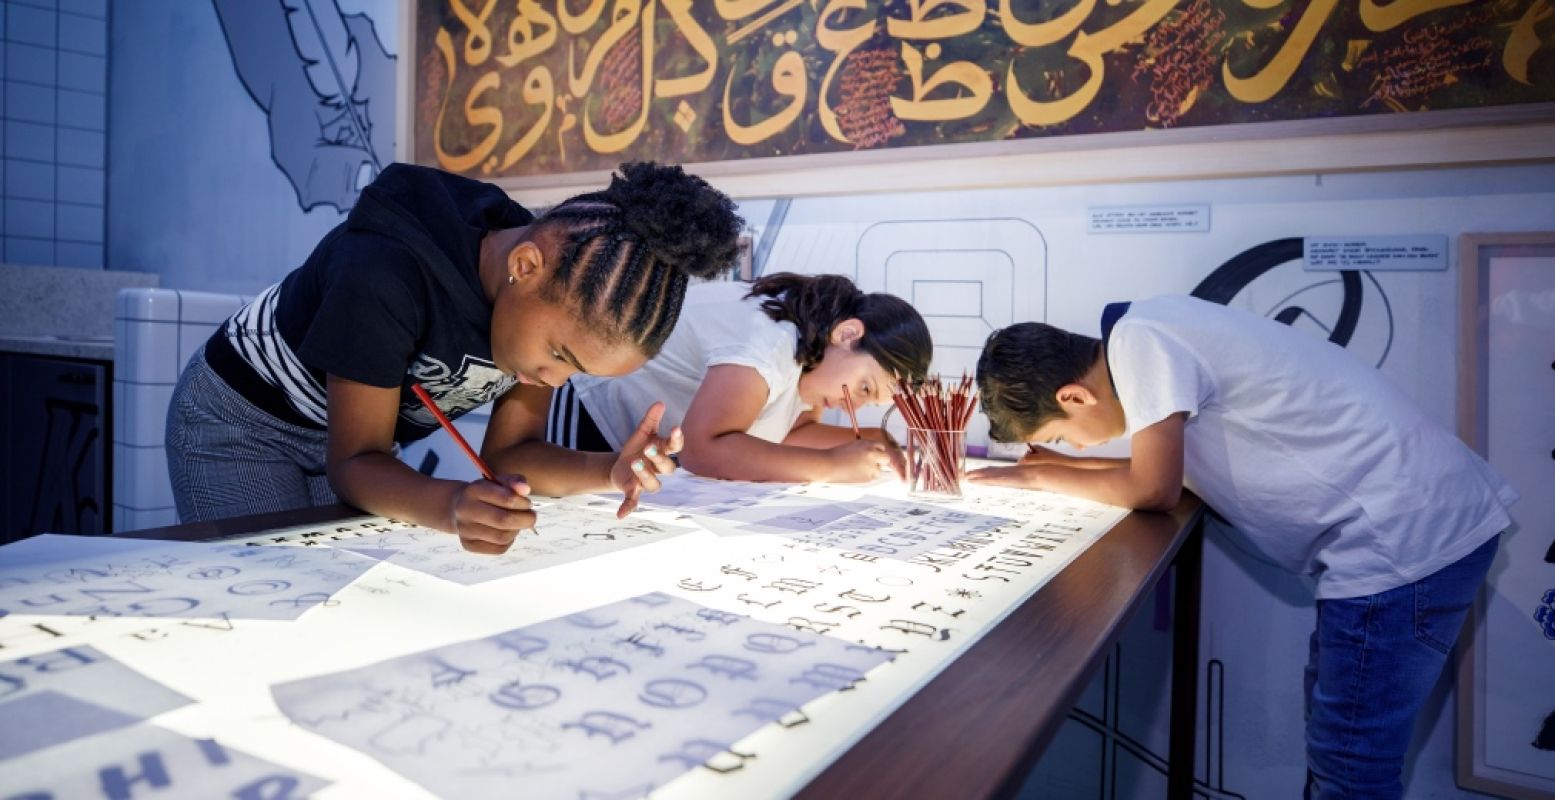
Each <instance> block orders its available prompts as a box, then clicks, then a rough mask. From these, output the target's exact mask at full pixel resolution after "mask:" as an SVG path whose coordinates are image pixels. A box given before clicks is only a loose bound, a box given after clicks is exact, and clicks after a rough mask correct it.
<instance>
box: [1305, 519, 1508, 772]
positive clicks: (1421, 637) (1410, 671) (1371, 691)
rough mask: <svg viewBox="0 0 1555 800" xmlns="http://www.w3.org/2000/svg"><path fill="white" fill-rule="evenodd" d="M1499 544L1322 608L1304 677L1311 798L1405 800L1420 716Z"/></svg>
mask: <svg viewBox="0 0 1555 800" xmlns="http://www.w3.org/2000/svg"><path fill="white" fill-rule="evenodd" d="M1500 538H1501V537H1499V536H1497V537H1494V538H1492V539H1491V540H1490V541H1488V542H1486V543H1485V544H1483V545H1481V546H1480V547H1479V549H1477V550H1475V551H1474V552H1472V553H1470V554H1468V555H1467V556H1464V557H1463V558H1462V559H1461V560H1459V561H1458V562H1456V563H1454V564H1451V565H1449V566H1447V567H1444V568H1442V569H1441V570H1440V571H1438V572H1436V573H1433V574H1431V575H1428V576H1426V577H1424V578H1421V579H1420V580H1418V581H1415V582H1414V583H1411V584H1408V585H1406V586H1400V587H1398V588H1397V589H1390V590H1388V591H1386V592H1382V593H1380V594H1374V595H1369V596H1367V597H1352V598H1346V599H1343V600H1319V601H1318V602H1317V630H1316V631H1314V632H1313V634H1312V655H1311V660H1310V661H1308V663H1307V673H1306V690H1307V786H1306V797H1308V798H1310V799H1312V800H1331V799H1333V798H1366V799H1367V800H1372V798H1396V797H1402V796H1403V793H1404V786H1403V770H1404V756H1405V754H1406V753H1407V752H1408V750H1409V740H1410V737H1411V735H1412V734H1413V733H1414V727H1415V717H1416V716H1417V715H1418V714H1419V713H1420V707H1421V706H1422V705H1424V703H1425V699H1426V696H1427V695H1428V694H1430V692H1431V688H1432V687H1433V686H1434V685H1435V684H1436V680H1437V678H1438V677H1440V676H1441V673H1442V666H1443V665H1444V664H1445V663H1446V661H1447V656H1448V654H1449V653H1451V652H1452V647H1453V643H1454V642H1456V641H1457V640H1458V632H1459V631H1460V630H1462V628H1463V620H1464V617H1465V616H1466V615H1467V613H1468V610H1469V607H1470V606H1471V605H1473V603H1474V597H1475V595H1476V593H1478V591H1479V587H1480V584H1481V583H1483V582H1484V580H1485V573H1486V572H1487V571H1488V570H1489V569H1490V562H1491V561H1492V560H1494V558H1495V555H1496V545H1497V542H1498V541H1499V540H1500Z"/></svg>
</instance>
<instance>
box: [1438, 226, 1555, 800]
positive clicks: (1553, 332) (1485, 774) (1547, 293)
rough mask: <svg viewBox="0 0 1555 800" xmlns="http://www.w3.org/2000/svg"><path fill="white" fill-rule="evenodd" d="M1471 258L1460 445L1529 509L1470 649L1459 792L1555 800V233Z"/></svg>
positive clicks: (1489, 589)
mask: <svg viewBox="0 0 1555 800" xmlns="http://www.w3.org/2000/svg"><path fill="white" fill-rule="evenodd" d="M1459 259H1460V265H1459V279H1460V287H1459V288H1460V291H1459V303H1460V306H1459V314H1458V320H1459V354H1458V433H1459V436H1460V437H1462V439H1463V440H1464V441H1465V442H1467V443H1468V444H1469V446H1470V447H1472V448H1474V450H1475V451H1477V452H1478V453H1479V454H1480V455H1481V456H1483V457H1485V459H1486V460H1487V461H1489V462H1490V463H1491V466H1492V467H1493V468H1496V469H1497V471H1498V472H1500V473H1501V474H1502V476H1503V477H1505V478H1506V479H1508V480H1509V481H1510V482H1512V483H1513V484H1514V486H1516V485H1517V484H1518V483H1519V482H1521V483H1522V485H1521V486H1520V487H1518V488H1519V491H1520V492H1521V494H1522V499H1521V501H1520V502H1519V503H1518V505H1517V506H1515V507H1514V508H1513V519H1514V523H1513V527H1512V529H1511V530H1510V531H1509V532H1508V533H1506V534H1503V536H1502V541H1501V547H1500V552H1499V553H1498V554H1497V559H1496V563H1495V565H1494V566H1493V567H1492V569H1491V572H1490V576H1489V577H1488V578H1487V580H1486V583H1485V586H1484V588H1482V589H1481V591H1480V595H1479V598H1478V600H1477V601H1476V603H1475V607H1474V609H1473V611H1472V613H1471V615H1470V619H1469V622H1468V624H1467V625H1466V627H1465V635H1464V636H1463V638H1462V639H1461V640H1460V647H1459V650H1458V683H1457V690H1458V702H1457V708H1458V728H1457V777H1458V784H1459V785H1460V786H1462V787H1463V788H1465V789H1471V790H1474V791H1480V792H1487V793H1491V794H1495V795H1498V796H1502V797H1508V798H1514V799H1515V800H1552V799H1555V682H1552V681H1550V680H1549V678H1550V675H1551V665H1555V529H1552V528H1551V526H1550V525H1549V522H1548V521H1549V520H1550V519H1551V518H1552V517H1551V516H1549V515H1548V513H1547V512H1548V511H1549V510H1550V509H1555V500H1552V499H1551V498H1550V497H1548V495H1549V492H1548V491H1547V489H1548V487H1549V486H1550V485H1551V484H1549V483H1547V482H1546V481H1547V480H1548V478H1547V477H1545V476H1547V475H1548V474H1550V473H1555V402H1551V398H1555V232H1539V233H1494V234H1465V235H1463V236H1462V237H1461V239H1460V241H1459ZM1541 489H1543V490H1544V491H1541Z"/></svg>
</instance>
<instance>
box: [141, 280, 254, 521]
mask: <svg viewBox="0 0 1555 800" xmlns="http://www.w3.org/2000/svg"><path fill="white" fill-rule="evenodd" d="M247 301H248V298H246V297H240V296H238V295H223V294H210V293H207V292H185V291H178V290H174V289H125V290H123V291H121V292H120V293H119V296H118V300H117V302H116V303H115V304H114V321H113V330H114V357H115V363H116V365H117V369H116V370H115V376H114V386H113V397H114V408H115V409H117V412H116V413H115V414H114V420H113V529H114V530H115V531H126V530H139V529H141V528H155V527H160V526H163V525H173V524H176V523H177V522H178V514H177V511H176V510H175V509H174V504H173V489H172V483H171V482H170V480H169V479H168V474H167V450H166V447H165V445H164V436H165V434H166V431H167V407H168V403H169V402H171V401H172V398H173V387H174V386H175V385H176V384H177V383H178V375H179V373H181V372H182V371H183V368H184V364H186V363H188V361H189V356H190V355H192V354H193V353H194V351H195V349H196V348H198V347H199V346H200V345H201V344H204V343H205V340H206V339H208V338H210V335H211V334H212V333H213V332H215V330H216V328H217V327H218V326H219V325H220V324H221V323H222V322H223V321H225V320H226V318H227V317H228V316H230V315H231V314H232V313H233V312H234V311H237V310H238V309H239V308H242V306H243V304H244V303H245V302H247Z"/></svg>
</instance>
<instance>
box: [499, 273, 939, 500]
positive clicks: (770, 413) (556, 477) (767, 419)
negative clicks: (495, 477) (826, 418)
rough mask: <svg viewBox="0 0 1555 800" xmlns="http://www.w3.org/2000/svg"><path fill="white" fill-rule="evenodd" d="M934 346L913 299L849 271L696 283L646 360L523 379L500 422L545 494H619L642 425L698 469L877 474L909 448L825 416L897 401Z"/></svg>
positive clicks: (743, 476) (776, 474)
mask: <svg viewBox="0 0 1555 800" xmlns="http://www.w3.org/2000/svg"><path fill="white" fill-rule="evenodd" d="M933 352H934V347H933V343H932V342H931V340H930V337H929V330H928V326H927V325H926V324H925V323H924V321H923V318H922V317H921V316H919V314H918V312H917V311H916V310H914V309H913V307H912V306H911V305H909V304H908V303H907V302H906V301H904V300H902V299H901V298H899V297H896V296H894V295H889V294H884V293H865V292H861V291H859V289H858V287H857V286H855V285H854V284H853V282H852V281H851V280H849V279H848V278H846V277H844V276H841V275H798V274H793V273H778V274H774V275H770V276H767V277H764V278H761V279H759V280H757V281H756V282H755V283H753V284H749V283H738V282H715V283H701V284H695V285H693V286H691V287H690V288H688V289H687V291H686V299H685V303H684V306H683V308H682V311H681V315H680V321H679V323H678V324H677V325H676V327H675V330H674V332H673V333H671V334H670V337H669V339H668V340H667V341H666V342H665V343H664V347H663V349H662V350H661V351H660V352H659V353H658V355H656V356H654V358H653V359H651V360H650V361H649V362H648V363H647V364H646V365H644V366H643V367H642V368H641V369H639V370H637V371H636V372H633V373H630V374H628V375H625V376H621V377H617V378H610V379H600V378H596V377H594V376H586V375H581V374H580V375H578V376H576V377H575V378H574V379H573V380H571V381H569V382H568V383H567V384H566V385H564V386H562V387H561V388H559V389H557V390H556V391H554V392H553V391H551V390H550V389H549V388H548V387H520V389H519V401H518V402H515V403H511V404H509V405H508V407H506V408H504V407H503V406H501V405H499V406H498V408H497V411H496V412H495V413H494V414H493V416H492V426H493V427H494V428H495V429H498V430H499V432H500V433H501V434H502V435H503V436H512V437H514V438H516V439H518V440H520V442H521V444H519V445H518V446H517V447H515V448H514V451H513V452H514V453H515V454H518V455H519V456H521V457H522V458H523V459H526V460H528V462H529V464H528V465H527V466H526V469H525V471H526V473H527V474H529V475H530V476H531V484H532V485H533V486H534V488H535V491H537V492H540V493H543V494H571V493H575V492H584V491H598V490H601V489H607V487H608V484H606V483H605V482H604V479H605V476H606V475H607V471H606V469H605V467H606V465H607V464H608V463H610V461H611V459H612V458H613V456H609V455H608V454H610V453H614V452H616V451H619V450H620V449H621V448H622V446H623V443H625V442H627V441H628V440H630V439H631V438H632V437H633V435H634V434H635V433H637V432H638V430H639V428H641V429H643V430H647V431H648V435H649V436H652V435H655V434H656V433H657V431H658V430H659V428H660V427H661V426H662V427H668V428H670V429H671V430H670V432H669V435H668V437H667V440H668V446H669V448H671V450H672V451H673V450H676V449H678V450H679V451H680V452H679V458H680V464H681V466H683V467H685V468H686V469H688V470H690V471H691V472H695V473H697V474H699V475H704V476H708V477H716V478H728V479H734V480H755V481H796V482H798V481H833V482H861V481H868V480H873V479H874V478H875V477H877V476H878V475H879V472H880V469H881V468H882V467H883V466H887V465H889V466H893V467H895V468H897V469H898V471H900V467H901V454H900V451H899V450H898V449H897V448H896V447H895V445H894V444H892V443H891V442H890V439H889V437H887V436H886V435H885V433H884V432H883V431H881V430H878V429H874V430H864V431H863V435H864V438H863V439H862V440H858V439H856V438H855V436H854V433H853V430H852V428H851V427H847V426H835V425H827V424H823V423H822V422H820V416H821V414H822V413H823V412H824V411H825V410H827V409H833V408H835V409H842V408H845V404H846V401H847V400H846V398H847V397H849V396H850V397H851V400H852V402H853V404H854V405H855V406H858V407H862V406H866V405H881V404H887V403H890V402H891V390H892V387H893V386H894V385H895V383H896V379H897V377H898V376H900V377H902V378H905V379H907V380H909V381H917V380H920V379H921V378H923V377H924V375H925V374H926V373H927V372H928V368H929V362H930V360H931V359H932V357H933ZM845 392H846V394H845ZM649 429H651V430H649ZM489 435H490V433H488V436H489ZM649 455H650V457H651V456H652V455H654V454H649ZM541 476H545V477H544V479H542V478H541ZM642 477H643V478H644V479H645V483H646V484H647V488H649V489H650V490H652V489H655V488H657V486H656V483H657V481H656V479H654V477H653V476H652V475H651V474H649V475H645V476H642ZM625 510H629V509H624V510H623V512H622V513H625Z"/></svg>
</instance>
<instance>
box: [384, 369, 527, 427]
mask: <svg viewBox="0 0 1555 800" xmlns="http://www.w3.org/2000/svg"><path fill="white" fill-rule="evenodd" d="M406 374H408V375H409V376H410V377H411V379H412V380H414V381H416V382H417V383H420V384H421V385H422V386H424V387H426V390H427V392H428V393H429V394H431V395H432V399H433V400H434V401H436V402H437V407H438V408H440V409H442V411H443V413H444V414H447V415H448V417H449V418H450V419H454V418H457V417H460V416H462V415H464V414H465V413H467V412H469V411H473V410H474V409H477V408H480V407H481V406H483V405H486V404H487V403H490V402H491V401H493V400H495V399H497V398H498V397H500V396H501V395H502V393H503V392H506V391H507V390H508V389H509V388H511V387H512V386H513V384H514V383H516V381H515V380H514V378H513V377H512V376H510V375H505V374H503V372H502V370H499V369H497V365H496V364H493V363H492V362H490V361H487V360H486V359H484V358H478V357H476V356H472V355H469V354H465V355H464V357H463V359H462V360H461V361H460V363H459V368H458V369H457V370H450V369H449V368H448V365H447V364H445V363H443V362H442V361H439V360H438V359H436V358H433V357H432V356H429V355H427V354H426V353H422V354H420V355H418V356H416V360H415V361H413V362H411V365H410V369H408V370H406ZM400 416H401V417H403V418H404V419H407V420H409V421H411V422H414V423H416V424H418V425H424V426H427V427H432V426H435V425H437V419H436V418H434V417H433V416H432V412H430V411H428V410H427V409H426V407H425V406H423V405H422V404H421V403H420V402H418V401H415V400H412V401H410V402H408V403H404V404H402V405H401V406H400Z"/></svg>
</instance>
